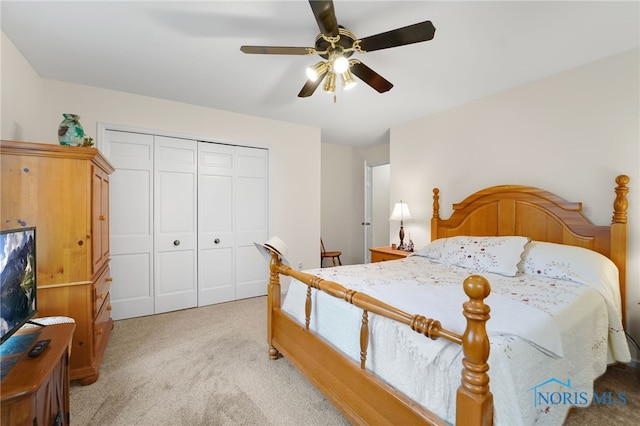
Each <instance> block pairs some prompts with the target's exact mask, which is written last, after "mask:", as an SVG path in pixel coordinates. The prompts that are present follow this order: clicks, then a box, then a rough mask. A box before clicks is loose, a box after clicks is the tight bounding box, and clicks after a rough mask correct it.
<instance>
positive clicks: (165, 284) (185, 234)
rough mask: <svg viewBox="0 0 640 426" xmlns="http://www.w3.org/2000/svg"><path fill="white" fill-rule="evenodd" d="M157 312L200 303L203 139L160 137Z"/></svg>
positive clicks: (156, 201) (157, 151)
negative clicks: (200, 162) (200, 158)
mask: <svg viewBox="0 0 640 426" xmlns="http://www.w3.org/2000/svg"><path fill="white" fill-rule="evenodd" d="M154 139H155V177H154V180H155V188H154V227H155V241H154V251H155V256H154V275H155V313H162V312H169V311H175V310H178V309H185V308H192V307H195V306H197V305H198V288H197V280H196V274H197V259H198V253H197V229H198V228H197V227H198V222H197V217H198V216H197V205H198V204H197V203H198V199H197V194H198V182H197V171H198V163H197V161H198V160H197V159H198V143H197V142H196V141H194V140H189V139H177V138H168V137H164V136H155V137H154Z"/></svg>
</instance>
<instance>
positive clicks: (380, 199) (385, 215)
mask: <svg viewBox="0 0 640 426" xmlns="http://www.w3.org/2000/svg"><path fill="white" fill-rule="evenodd" d="M364 173H365V175H364V212H365V213H364V221H363V222H362V225H363V226H365V232H364V252H365V254H364V259H365V263H369V262H371V252H370V251H369V248H370V247H381V246H387V245H389V213H390V212H389V183H390V176H391V167H390V165H389V164H388V163H385V164H378V165H370V164H367V162H366V161H365V163H364Z"/></svg>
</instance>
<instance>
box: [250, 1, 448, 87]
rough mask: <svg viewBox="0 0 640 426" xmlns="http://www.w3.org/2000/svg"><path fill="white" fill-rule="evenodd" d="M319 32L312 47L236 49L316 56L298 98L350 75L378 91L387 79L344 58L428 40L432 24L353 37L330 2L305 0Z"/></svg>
mask: <svg viewBox="0 0 640 426" xmlns="http://www.w3.org/2000/svg"><path fill="white" fill-rule="evenodd" d="M309 4H310V5H311V10H312V11H313V15H314V16H315V19H316V22H317V23H318V27H319V28H320V34H318V36H317V37H316V41H315V47H286V46H241V47H240V50H241V51H242V52H244V53H250V54H268V55H319V56H320V57H322V58H323V59H324V60H323V61H320V62H318V63H316V64H315V65H313V66H311V67H309V68H307V77H308V78H309V79H308V80H307V82H306V83H305V84H304V86H303V87H302V90H300V93H298V97H301V98H306V97H308V96H311V95H312V94H313V92H315V90H316V89H317V88H318V86H319V85H320V83H321V82H322V81H323V80H324V86H323V89H324V91H325V92H330V93H335V88H336V79H337V76H338V75H339V76H340V79H341V81H342V88H343V89H349V88H351V87H352V86H353V85H355V83H356V80H355V79H354V78H353V75H355V76H356V77H358V78H360V79H361V80H362V81H364V82H365V83H367V84H368V85H369V86H371V87H372V88H374V89H375V90H376V91H378V92H379V93H384V92H386V91H388V90H390V89H391V88H392V87H393V84H391V83H390V82H389V81H387V80H386V79H385V78H384V77H382V76H381V75H380V74H378V73H377V72H375V71H373V70H372V69H371V68H369V67H368V66H366V65H365V64H363V63H362V62H361V61H359V60H358V59H348V58H350V57H351V55H353V53H354V52H358V53H366V52H372V51H375V50H381V49H388V48H390V47H397V46H404V45H407V44H412V43H418V42H421V41H428V40H431V39H432V38H433V36H434V34H435V31H436V29H435V27H434V26H433V24H432V23H431V21H424V22H420V23H417V24H413V25H409V26H406V27H402V28H397V29H395V30H391V31H387V32H384V33H380V34H376V35H372V36H369V37H365V38H361V39H359V38H357V37H356V36H355V35H354V34H353V33H352V32H351V31H349V30H348V29H346V28H344V27H343V26H341V25H338V21H337V19H336V14H335V10H334V7H333V1H332V0H327V1H316V0H309Z"/></svg>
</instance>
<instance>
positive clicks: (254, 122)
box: [1, 34, 320, 271]
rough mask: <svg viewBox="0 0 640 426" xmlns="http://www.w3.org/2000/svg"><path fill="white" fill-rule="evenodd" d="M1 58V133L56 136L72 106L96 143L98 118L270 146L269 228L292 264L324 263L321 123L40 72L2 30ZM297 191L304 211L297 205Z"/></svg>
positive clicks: (49, 139)
mask: <svg viewBox="0 0 640 426" xmlns="http://www.w3.org/2000/svg"><path fill="white" fill-rule="evenodd" d="M1 59H2V63H1V73H2V74H1V79H2V80H1V83H2V86H1V87H2V103H1V108H2V129H1V136H2V139H12V140H22V141H32V142H42V143H58V141H57V128H58V124H59V123H60V121H61V120H62V113H66V112H69V113H75V114H78V115H80V117H81V120H80V121H81V123H82V125H83V127H84V130H85V133H86V134H87V135H88V136H92V137H94V139H96V141H97V143H98V146H100V135H98V134H97V133H98V125H99V124H105V123H111V124H116V125H118V126H131V127H133V128H136V129H139V128H143V129H149V130H153V131H160V132H166V133H170V134H172V135H175V136H177V135H181V136H183V137H189V138H195V139H207V140H217V141H223V142H229V143H238V144H243V145H253V146H261V147H268V148H269V150H270V151H269V152H270V168H271V170H270V187H271V192H270V204H271V208H270V230H271V234H272V235H278V236H279V237H280V238H282V239H283V240H284V241H285V242H286V243H287V244H288V245H289V249H290V253H291V256H290V258H289V261H290V262H291V265H292V266H294V267H295V266H297V265H298V264H299V263H303V264H304V265H305V266H306V267H313V266H319V264H320V261H319V256H318V253H319V247H318V246H319V244H318V241H319V238H320V129H316V128H312V127H307V126H300V125H295V124H289V123H283V122H278V121H273V120H266V119H261V118H257V117H251V116H246V115H241V114H234V113H229V112H225V111H219V110H214V109H208V108H202V107H197V106H193V105H187V104H182V103H178V102H170V101H165V100H160V99H153V98H148V97H144V96H138V95H131V94H127V93H122V92H115V91H110V90H103V89H97V88H94V87H88V86H81V85H76V84H68V83H64V82H60V81H53V80H46V79H41V78H40V77H39V76H38V75H37V74H36V73H35V72H34V71H33V69H32V67H31V66H30V65H29V63H28V62H27V61H26V60H25V59H24V57H23V56H22V54H21V53H20V52H19V51H18V50H17V49H16V48H15V46H14V45H13V44H12V43H11V41H10V40H9V39H8V38H7V37H6V36H5V35H4V34H2V58H1ZM291 198H294V199H295V200H296V202H297V203H299V205H302V206H304V207H305V209H304V211H300V209H299V208H291V207H290V203H289V202H288V200H289V199H291ZM265 268H266V264H265ZM265 271H266V269H265Z"/></svg>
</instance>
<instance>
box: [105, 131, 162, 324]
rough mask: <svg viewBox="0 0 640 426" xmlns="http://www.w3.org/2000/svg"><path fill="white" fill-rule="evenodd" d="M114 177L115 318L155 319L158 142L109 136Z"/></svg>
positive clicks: (113, 133)
mask: <svg viewBox="0 0 640 426" xmlns="http://www.w3.org/2000/svg"><path fill="white" fill-rule="evenodd" d="M106 137H107V141H106V143H107V144H108V147H109V152H110V155H109V161H110V162H111V163H112V164H113V166H114V167H115V169H116V171H115V172H114V173H113V174H112V175H111V264H110V267H111V276H112V277H113V282H114V285H113V286H111V306H112V311H111V316H112V317H113V318H114V319H116V320H117V319H123V318H132V317H139V316H144V315H151V314H153V313H154V293H153V222H152V219H153V213H152V212H153V152H154V151H153V136H151V135H144V134H140V133H129V132H118V131H111V130H110V131H107V132H106Z"/></svg>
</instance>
